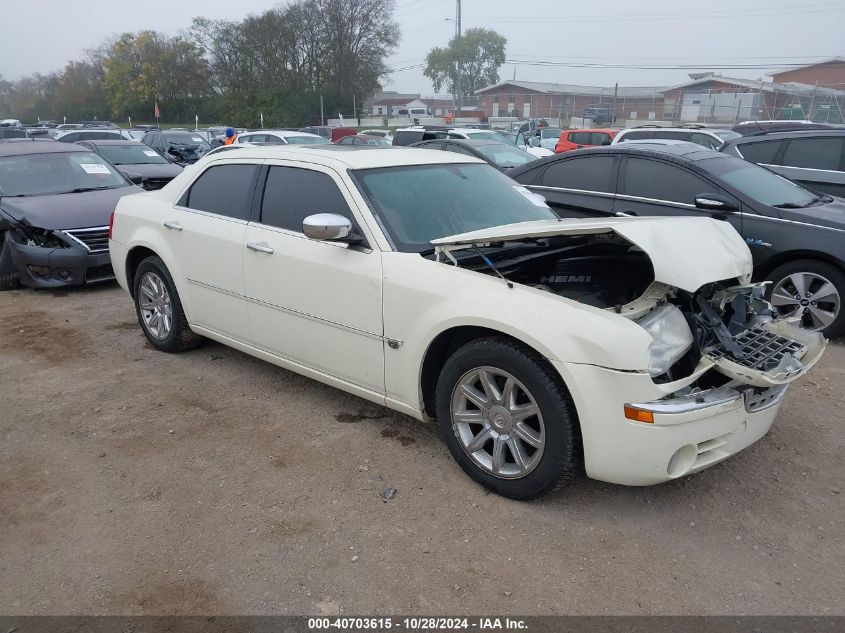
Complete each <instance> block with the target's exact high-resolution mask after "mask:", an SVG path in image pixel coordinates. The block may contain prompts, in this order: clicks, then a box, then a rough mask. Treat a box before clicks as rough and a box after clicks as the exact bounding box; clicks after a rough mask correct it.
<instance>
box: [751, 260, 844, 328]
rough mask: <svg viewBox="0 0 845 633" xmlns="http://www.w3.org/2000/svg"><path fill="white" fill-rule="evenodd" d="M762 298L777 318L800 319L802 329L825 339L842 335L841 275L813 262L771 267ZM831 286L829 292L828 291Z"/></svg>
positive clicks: (819, 263) (818, 262)
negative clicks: (778, 316)
mask: <svg viewBox="0 0 845 633" xmlns="http://www.w3.org/2000/svg"><path fill="white" fill-rule="evenodd" d="M767 279H769V280H771V281H772V283H771V284H770V285H769V287H768V289H767V290H766V298H767V299H768V300H769V301H770V302H771V303H772V305H773V307H774V308H775V310H776V311H777V312H778V314H779V315H780V316H781V317H789V316H800V317H801V324H802V327H805V328H807V329H813V330H816V331H818V332H821V333H822V334H823V335H824V336H826V337H828V338H835V337H837V336H841V335H842V334H843V332H845V309H843V305H842V302H843V301H845V273H843V272H842V270H840V269H839V268H837V267H836V266H833V265H832V264H828V263H827V262H822V261H819V260H817V259H799V260H795V261H792V262H787V263H786V264H782V265H781V266H778V267H777V268H775V269H774V270H773V271H772V272H771V273H770V274H769V275H768V276H767ZM831 286H832V289H831Z"/></svg>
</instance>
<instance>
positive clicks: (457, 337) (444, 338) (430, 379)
mask: <svg viewBox="0 0 845 633" xmlns="http://www.w3.org/2000/svg"><path fill="white" fill-rule="evenodd" d="M490 336H496V337H499V338H506V339H509V340H511V341H514V342H515V343H518V344H519V345H522V346H524V347H527V348H528V349H530V350H531V351H532V352H534V353H535V354H536V355H537V356H539V357H540V358H542V359H543V360H546V359H547V356H546V354H544V353H543V352H542V351H540V350H539V349H537V347H535V346H533V345H531V344H530V343H528V342H526V341H524V340H522V339H520V338H518V337H516V336H513V335H512V334H508V333H506V332H503V331H501V330H497V329H495V328H490V327H485V326H479V325H456V326H452V327H449V328H447V329H445V330H443V331H442V332H440V333H439V334H437V336H435V337H434V338H433V339H432V341H431V342H430V343H429V345H428V347H427V348H426V350H425V354H424V355H423V361H422V364H421V366H420V378H419V384H420V393H421V397H422V404H423V411H424V413H425V414H426V415H428V416H429V417H432V418H434V417H435V408H436V407H435V401H434V393H435V388H436V386H437V378H438V376H439V375H440V370H441V369H442V367H443V364H444V363H445V362H446V359H448V358H449V356H451V355H452V354H453V353H454V351H455V350H457V349H458V348H459V347H461V346H462V345H465V344H466V343H469V342H470V341H474V340H476V339H479V338H486V337H490ZM546 362H548V361H546ZM549 366H550V367H551V369H552V371H553V372H554V374H555V375H556V376H557V377H558V378H559V380H560V383H561V385H562V386H563V387H564V388H565V389H566V390H567V391H569V388H568V386H567V385H566V382H565V381H564V379H563V377H562V376H560V373H559V372H558V371H557V370H556V369H554V367H553V366H552V365H551V364H549ZM573 406H574V405H573Z"/></svg>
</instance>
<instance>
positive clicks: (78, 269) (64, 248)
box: [2, 219, 114, 288]
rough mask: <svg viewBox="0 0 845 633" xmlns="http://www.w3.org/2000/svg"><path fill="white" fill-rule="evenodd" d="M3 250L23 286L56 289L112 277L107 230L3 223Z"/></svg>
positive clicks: (11, 221) (13, 222)
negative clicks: (47, 227) (7, 252)
mask: <svg viewBox="0 0 845 633" xmlns="http://www.w3.org/2000/svg"><path fill="white" fill-rule="evenodd" d="M5 224H6V226H5V229H6V230H5V233H4V234H3V235H2V237H3V238H4V239H5V245H4V247H5V248H8V249H9V253H10V256H11V260H12V263H13V264H14V265H15V268H16V270H17V273H18V277H19V279H20V281H21V283H23V284H24V285H26V286H30V287H34V288H56V287H61V286H77V285H82V284H85V283H95V282H100V281H107V280H109V279H113V278H114V272H113V271H112V268H111V262H110V258H109V253H108V242H107V235H106V233H107V230H108V227H102V228H101V227H96V228H92V229H73V230H51V229H43V228H39V227H35V226H32V225H31V224H30V223H29V222H27V221H26V220H25V219H24V220H6V222H5Z"/></svg>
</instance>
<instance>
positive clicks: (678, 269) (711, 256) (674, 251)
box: [431, 217, 752, 292]
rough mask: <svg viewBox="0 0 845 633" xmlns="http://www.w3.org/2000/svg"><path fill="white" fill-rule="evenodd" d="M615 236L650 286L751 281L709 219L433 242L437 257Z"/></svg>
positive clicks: (539, 227) (543, 227) (722, 228)
mask: <svg viewBox="0 0 845 633" xmlns="http://www.w3.org/2000/svg"><path fill="white" fill-rule="evenodd" d="M607 232H614V233H616V234H618V235H620V236H621V237H623V238H625V239H626V240H628V241H629V242H631V243H632V244H634V245H636V246H637V247H639V248H640V249H642V250H643V251H644V252H645V253H646V254H647V255H648V257H649V259H650V260H651V264H652V266H653V268H654V278H655V281H659V282H663V283H665V284H668V285H670V286H674V287H676V288H680V289H682V290H686V291H688V292H695V291H696V290H698V289H699V288H701V287H702V286H703V285H704V284H706V283H711V282H714V281H721V280H723V279H734V278H737V277H750V275H751V270H752V262H751V251H749V250H748V245H747V244H746V243H745V241H744V240H743V239H742V237H740V235H739V233H737V232H736V230H735V229H734V228H733V226H731V225H730V224H729V223H728V222H724V221H722V220H714V219H712V218H704V217H702V218H680V217H674V218H651V217H648V218H646V217H643V218H602V219H592V218H585V219H567V218H561V219H557V220H540V221H537V222H520V223H518V224H508V225H505V226H496V227H492V228H489V229H481V230H479V231H472V232H469V233H462V234H460V235H452V236H450V237H444V238H440V239H437V240H432V242H431V243H432V245H433V246H434V247H435V249H436V250H437V251H440V252H444V251H449V250H455V248H454V247H460V246H461V245H471V244H483V243H489V242H506V241H509V240H515V239H524V238H543V237H552V236H554V235H591V234H592V235H595V234H598V233H607Z"/></svg>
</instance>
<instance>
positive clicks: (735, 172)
mask: <svg viewBox="0 0 845 633" xmlns="http://www.w3.org/2000/svg"><path fill="white" fill-rule="evenodd" d="M646 143H648V144H646ZM508 175H509V176H510V177H511V178H513V179H514V180H516V181H517V182H519V183H522V184H523V185H525V186H526V187H528V188H529V189H531V190H532V191H534V192H537V193H540V194H542V195H543V196H545V197H546V199H547V201H548V203H549V205H550V206H551V207H552V208H553V209H554V210H555V211H556V212H557V213H558V214H559V215H560V216H562V217H590V216H614V215H616V216H629V215H646V216H654V215H673V216H675V215H689V216H700V215H702V214H704V215H708V216H711V217H715V218H718V219H722V220H725V221H727V222H730V223H731V224H732V225H733V226H734V228H735V229H736V230H737V231H738V232H739V233H740V234H741V235H742V236H743V237H744V238H745V241H746V242H747V244H748V246H749V248H750V249H751V253H752V255H753V256H754V276H755V279H756V280H758V281H762V280H769V281H772V282H773V283H772V284H770V285H768V287H767V296H768V297H769V299H770V301H771V302H772V304H773V305H774V306H775V308H776V309H777V310H778V312H779V313H780V314H781V315H784V316H795V317H800V319H801V321H802V324H803V325H804V327H808V328H812V329H815V330H819V331H821V332H823V333H824V334H825V335H827V336H836V335H839V334H842V333H843V331H845V310H842V298H843V297H845V200H840V199H837V198H833V197H831V196H828V195H824V194H818V193H816V192H813V191H810V190H808V189H806V188H804V187H802V186H801V185H799V184H797V183H794V182H791V181H789V180H787V179H785V178H782V177H780V176H778V175H777V174H775V173H773V172H771V171H769V170H768V169H765V168H763V167H759V166H757V165H755V164H753V163H750V162H748V161H744V160H742V159H739V158H736V157H733V156H730V155H728V154H724V153H721V152H715V151H713V150H708V149H704V148H703V147H698V146H695V145H692V144H690V143H685V142H682V141H664V142H663V144H659V142H658V141H654V140H652V141H648V142H643V143H636V142H629V143H625V144H623V145H613V146H610V147H596V148H591V149H582V150H575V151H572V152H566V153H565V154H559V155H557V156H554V157H549V158H547V159H545V160H542V161H538V162H537V163H533V164H529V165H526V166H525V167H518V168H516V169H513V170H511V171H510V172H509V173H508ZM713 256H714V257H719V253H714V254H713Z"/></svg>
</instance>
